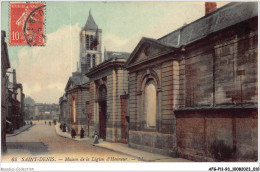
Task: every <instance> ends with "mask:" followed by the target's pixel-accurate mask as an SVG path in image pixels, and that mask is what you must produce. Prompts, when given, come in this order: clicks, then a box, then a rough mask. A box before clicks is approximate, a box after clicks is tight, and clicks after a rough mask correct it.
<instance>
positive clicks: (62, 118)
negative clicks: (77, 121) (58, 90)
mask: <svg viewBox="0 0 260 172" xmlns="http://www.w3.org/2000/svg"><path fill="white" fill-rule="evenodd" d="M59 108H60V113H59V122H60V123H61V124H65V123H66V119H67V118H68V115H67V114H68V112H67V110H68V109H67V97H66V94H63V96H61V97H60V100H59Z"/></svg>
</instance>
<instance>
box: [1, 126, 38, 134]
mask: <svg viewBox="0 0 260 172" xmlns="http://www.w3.org/2000/svg"><path fill="white" fill-rule="evenodd" d="M32 126H34V124H33V125H30V124H27V125H25V126H22V127H21V128H19V129H16V130H14V133H13V134H6V137H11V136H16V135H18V134H20V133H21V132H24V131H25V130H27V129H29V128H31V127H32Z"/></svg>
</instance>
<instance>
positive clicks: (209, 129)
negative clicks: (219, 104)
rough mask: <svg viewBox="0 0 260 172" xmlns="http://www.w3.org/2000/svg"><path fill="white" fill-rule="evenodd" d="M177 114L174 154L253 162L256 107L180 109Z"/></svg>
mask: <svg viewBox="0 0 260 172" xmlns="http://www.w3.org/2000/svg"><path fill="white" fill-rule="evenodd" d="M176 114H177V124H176V130H177V145H178V155H179V156H180V157H183V158H187V159H191V160H193V161H255V160H256V159H257V152H258V149H257V145H258V141H257V140H258V139H257V131H258V128H257V126H258V122H257V110H256V109H254V110H252V109H251V110H250V109H248V110H237V109H228V110H215V111H214V110H204V111H185V112H184V111H183V112H181V111H180V112H176Z"/></svg>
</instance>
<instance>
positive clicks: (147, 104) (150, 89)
mask: <svg viewBox="0 0 260 172" xmlns="http://www.w3.org/2000/svg"><path fill="white" fill-rule="evenodd" d="M144 94H145V95H144V116H145V118H146V127H149V128H154V127H156V111H157V103H156V100H157V93H156V86H155V83H154V81H153V80H150V81H148V82H147V83H146V85H145V88H144Z"/></svg>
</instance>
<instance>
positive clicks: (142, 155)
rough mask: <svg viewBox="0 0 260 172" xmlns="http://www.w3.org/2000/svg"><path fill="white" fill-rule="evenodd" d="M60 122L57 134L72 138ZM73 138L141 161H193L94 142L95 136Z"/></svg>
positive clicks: (118, 144) (118, 145)
mask: <svg viewBox="0 0 260 172" xmlns="http://www.w3.org/2000/svg"><path fill="white" fill-rule="evenodd" d="M59 124H60V123H57V125H55V129H56V133H57V135H59V136H62V137H65V138H69V139H72V138H71V135H70V134H69V133H67V132H62V131H61V129H60V128H59ZM72 140H76V141H86V142H87V143H88V144H91V145H93V146H96V147H100V148H104V149H108V150H111V151H114V152H118V153H122V154H125V155H128V156H132V157H134V158H136V159H138V160H140V161H145V162H191V161H189V160H187V159H183V158H172V157H169V156H165V155H160V154H155V153H150V152H145V151H141V150H138V149H133V148H130V147H128V145H127V144H123V143H111V142H106V141H102V139H99V143H98V144H93V138H88V137H87V138H83V139H81V138H80V137H79V136H76V138H73V139H72Z"/></svg>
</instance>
